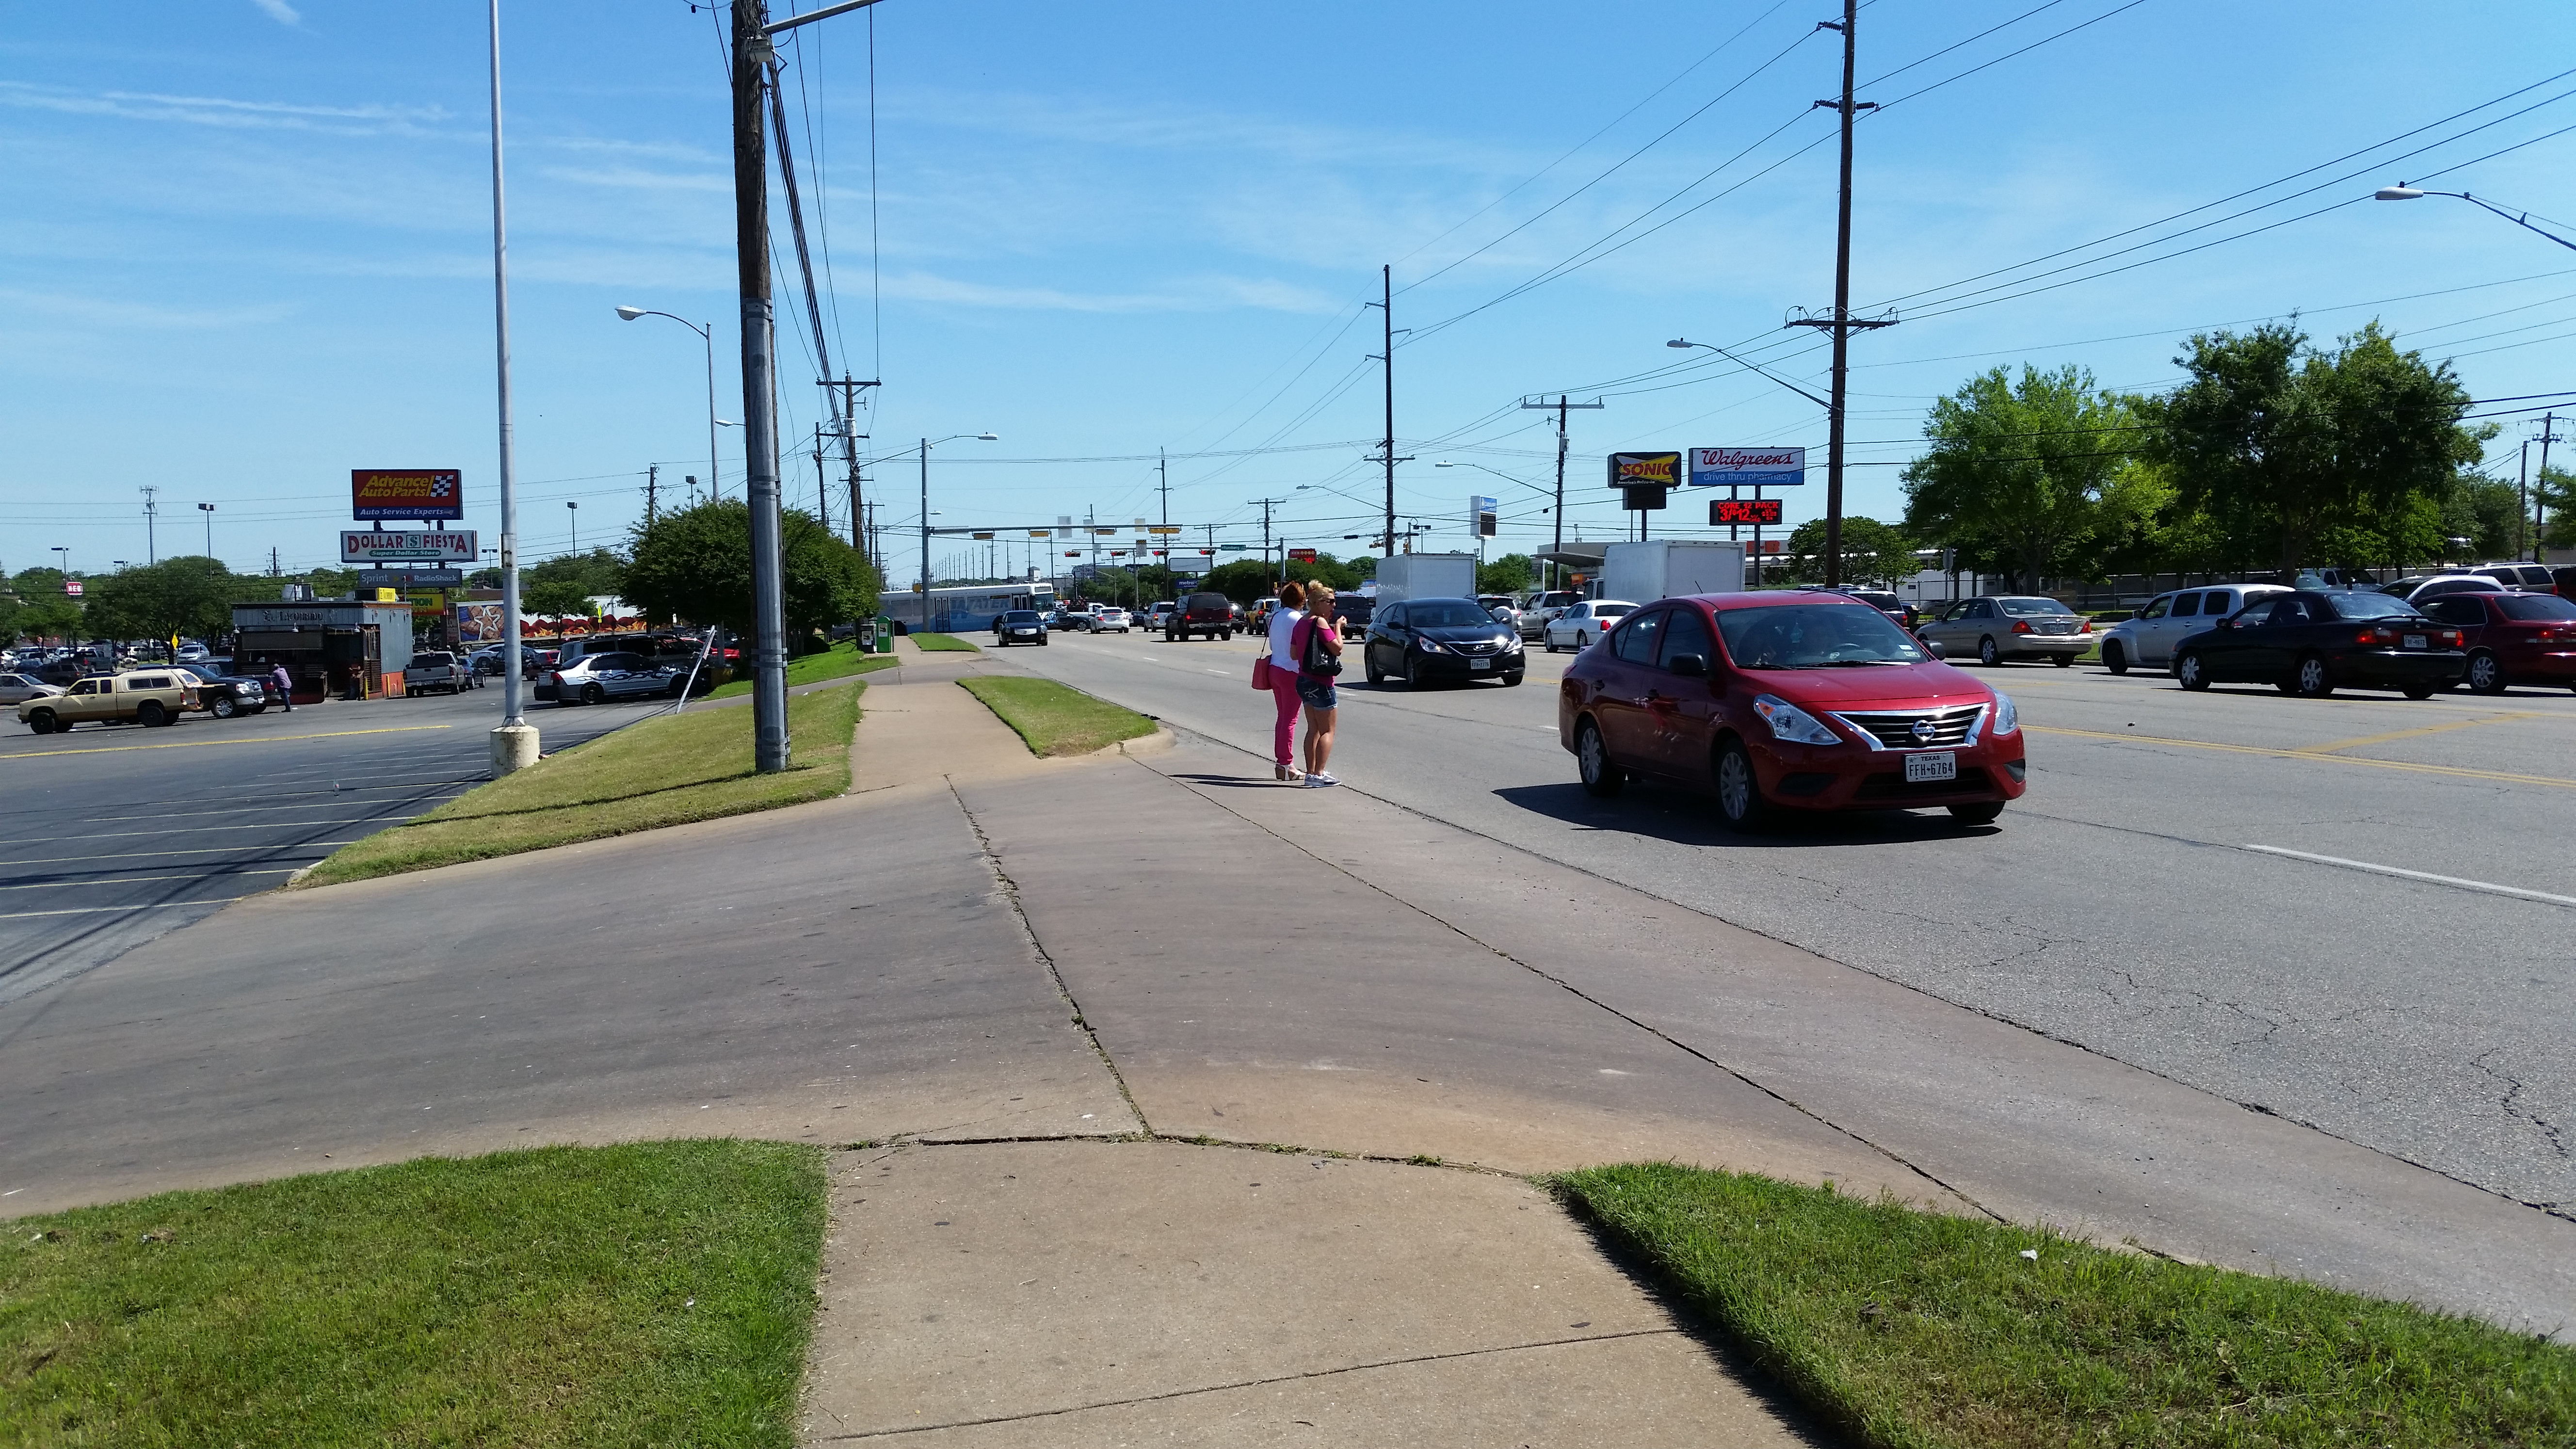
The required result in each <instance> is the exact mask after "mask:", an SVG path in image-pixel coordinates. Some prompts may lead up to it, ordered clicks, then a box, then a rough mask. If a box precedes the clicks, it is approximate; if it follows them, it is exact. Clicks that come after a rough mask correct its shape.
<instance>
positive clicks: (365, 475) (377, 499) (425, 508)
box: [349, 468, 465, 523]
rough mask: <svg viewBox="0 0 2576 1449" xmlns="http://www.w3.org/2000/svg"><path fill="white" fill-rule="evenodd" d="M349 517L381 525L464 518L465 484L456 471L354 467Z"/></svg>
mask: <svg viewBox="0 0 2576 1449" xmlns="http://www.w3.org/2000/svg"><path fill="white" fill-rule="evenodd" d="M349 516H350V517H351V518H355V519H359V520H361V521H364V522H370V523H381V522H383V521H384V520H386V519H388V518H415V519H418V520H420V521H421V522H423V523H433V522H443V521H446V520H450V519H457V518H463V517H464V516H465V482H464V479H463V477H462V476H461V475H460V474H458V472H457V471H456V470H455V469H453V468H352V469H350V470H349Z"/></svg>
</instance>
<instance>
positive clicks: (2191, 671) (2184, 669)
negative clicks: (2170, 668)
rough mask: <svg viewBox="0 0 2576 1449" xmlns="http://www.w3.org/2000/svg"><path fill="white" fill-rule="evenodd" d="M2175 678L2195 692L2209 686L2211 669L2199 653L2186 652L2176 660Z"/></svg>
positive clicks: (2184, 686)
mask: <svg viewBox="0 0 2576 1449" xmlns="http://www.w3.org/2000/svg"><path fill="white" fill-rule="evenodd" d="M2174 680H2175V682H2177V683H2179V684H2180V685H2181V686H2182V687H2183V688H2185V689H2188V690H2190V691H2191V692H2193V693H2194V694H2198V693H2200V692H2201V691H2202V690H2205V689H2207V688H2209V671H2208V669H2207V667H2206V666H2204V665H2203V664H2202V663H2201V662H2200V656H2199V655H2197V654H2184V655H2182V656H2180V657H2179V658H2177V659H2175V660H2174Z"/></svg>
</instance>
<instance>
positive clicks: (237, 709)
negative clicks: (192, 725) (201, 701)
mask: <svg viewBox="0 0 2576 1449" xmlns="http://www.w3.org/2000/svg"><path fill="white" fill-rule="evenodd" d="M206 713H208V714H210V715H213V716H214V717H215V718H217V719H231V718H232V717H233V716H234V715H237V714H239V713H241V706H240V705H239V704H238V703H236V702H235V701H234V700H233V697H232V696H231V695H229V694H219V695H217V696H215V702H214V703H212V704H210V705H207V706H206Z"/></svg>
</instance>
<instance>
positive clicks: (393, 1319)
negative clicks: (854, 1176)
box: [0, 1141, 824, 1449]
mask: <svg viewBox="0 0 2576 1449" xmlns="http://www.w3.org/2000/svg"><path fill="white" fill-rule="evenodd" d="M823 1227H824V1179H823V1169H822V1155H821V1153H820V1152H819V1151H817V1150H815V1149H812V1148H808V1147H800V1146H795V1145H792V1144H786V1143H754V1142H733V1141H696V1142H658V1143H644V1144H636V1145H631V1146H622V1147H598V1148H571V1147H556V1148H542V1149H537V1150H534V1151H522V1152H507V1153H499V1154H495V1155H493V1156H489V1157H476V1158H466V1159H453V1158H424V1159H421V1160H419V1161H416V1162H407V1163H402V1164H399V1165H396V1166H390V1167H370V1168H361V1169H357V1170H354V1171H349V1172H332V1173H320V1174H316V1175H313V1176H308V1177H296V1178H288V1179H286V1180H284V1181H280V1182H267V1183H254V1184H250V1185H247V1186H242V1187H229V1188H222V1189H219V1190H215V1191H209V1192H174V1193H165V1194H162V1195H160V1196H158V1197H149V1198H144V1199H141V1200H139V1201H136V1202H129V1203H119V1204H115V1205H112V1206H108V1207H95V1208H80V1209H76V1210H74V1211H71V1212H62V1213H53V1214H49V1215H46V1216H43V1217H30V1218H20V1219H18V1220H16V1221H15V1222H13V1223H10V1224H9V1225H8V1231H7V1233H6V1235H5V1238H0V1443H9V1444H44V1445H100V1446H106V1445H115V1446H120V1449H184V1446H199V1445H278V1446H287V1445H292V1446H298V1449H323V1446H341V1445H348V1446H359V1445H365V1446H377V1445H397V1446H408V1445H431V1444H490V1445H502V1444H507V1445H514V1446H531V1449H558V1446H567V1449H568V1446H576V1445H582V1446H587V1445H621V1446H623V1445H639V1446H640V1445H654V1444H689V1445H726V1446H762V1449H770V1446H774V1449H789V1446H791V1445H793V1444H794V1443H795V1432H794V1430H795V1425H794V1412H795V1406H796V1393H797V1384H798V1381H799V1378H800V1375H801V1374H802V1372H803V1368H804V1354H805V1341H806V1334H807V1329H808V1327H809V1326H810V1322H811V1319H812V1314H813V1307H814V1302H815V1297H814V1289H815V1281H816V1275H817V1270H818V1266H819V1262H820V1254H821V1251H822V1241H823Z"/></svg>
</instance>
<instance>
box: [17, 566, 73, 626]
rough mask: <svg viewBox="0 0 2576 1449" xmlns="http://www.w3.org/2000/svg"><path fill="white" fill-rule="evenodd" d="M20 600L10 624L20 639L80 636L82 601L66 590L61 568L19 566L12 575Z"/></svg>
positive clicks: (18, 599)
mask: <svg viewBox="0 0 2576 1449" xmlns="http://www.w3.org/2000/svg"><path fill="white" fill-rule="evenodd" d="M9 592H10V594H11V595H13V596H14V597H15V599H16V601H17V606H16V608H15V610H14V611H13V614H14V617H12V618H11V620H10V621H9V627H10V628H11V629H12V630H13V631H15V632H14V634H13V636H12V637H14V638H18V639H64V640H70V639H77V638H79V637H81V634H82V631H83V617H82V611H81V601H80V600H78V599H75V598H73V597H71V596H70V595H68V594H66V593H64V592H63V573H62V570H60V569H49V568H33V569H20V570H19V571H18V572H16V573H14V574H12V575H10V576H9Z"/></svg>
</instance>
